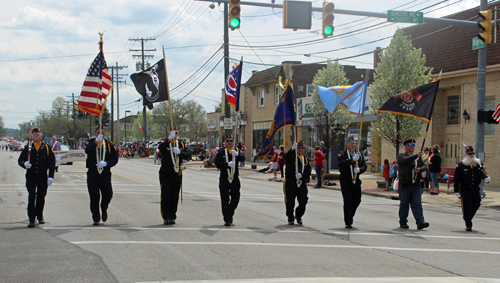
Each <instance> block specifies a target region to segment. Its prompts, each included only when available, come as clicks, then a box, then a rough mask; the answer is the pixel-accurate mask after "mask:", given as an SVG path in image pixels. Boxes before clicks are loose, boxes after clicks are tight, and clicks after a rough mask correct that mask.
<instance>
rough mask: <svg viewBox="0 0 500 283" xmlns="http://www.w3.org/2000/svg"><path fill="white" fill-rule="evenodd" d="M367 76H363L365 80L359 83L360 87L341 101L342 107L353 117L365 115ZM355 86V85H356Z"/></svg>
mask: <svg viewBox="0 0 500 283" xmlns="http://www.w3.org/2000/svg"><path fill="white" fill-rule="evenodd" d="M368 74H369V72H368V71H367V72H366V74H365V79H364V80H363V81H362V82H357V83H356V84H358V83H361V85H360V87H359V88H357V89H356V90H355V91H353V92H352V93H351V94H350V95H349V97H347V98H346V99H345V100H344V101H342V105H344V106H345V107H347V109H349V112H351V114H354V115H359V116H364V115H365V102H366V90H367V88H368ZM356 84H355V85H356Z"/></svg>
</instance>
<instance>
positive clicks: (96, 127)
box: [95, 124, 106, 132]
mask: <svg viewBox="0 0 500 283" xmlns="http://www.w3.org/2000/svg"><path fill="white" fill-rule="evenodd" d="M99 126H100V125H99V124H97V126H95V131H96V132H97V131H99ZM102 129H103V130H106V128H104V126H102Z"/></svg>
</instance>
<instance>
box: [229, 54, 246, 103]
mask: <svg viewBox="0 0 500 283" xmlns="http://www.w3.org/2000/svg"><path fill="white" fill-rule="evenodd" d="M242 68H243V61H240V64H239V65H238V66H236V68H234V69H233V70H232V71H231V72H230V73H229V75H228V76H227V78H226V87H225V90H226V97H227V101H228V104H229V105H231V106H233V107H234V110H235V111H236V112H238V111H240V87H241V72H242Z"/></svg>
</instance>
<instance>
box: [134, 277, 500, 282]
mask: <svg viewBox="0 0 500 283" xmlns="http://www.w3.org/2000/svg"><path fill="white" fill-rule="evenodd" d="M167 282H168V283H186V282H187V281H149V282H138V283H167ZM189 282H192V283H284V282H290V283H295V282H300V283H341V282H404V283H421V282H429V283H434V282H440V283H478V282H485V283H486V282H489V283H497V282H500V279H497V278H476V277H299V278H258V279H228V280H189Z"/></svg>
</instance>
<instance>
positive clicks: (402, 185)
mask: <svg viewBox="0 0 500 283" xmlns="http://www.w3.org/2000/svg"><path fill="white" fill-rule="evenodd" d="M403 144H404V146H405V152H404V153H400V154H399V155H398V169H399V172H398V178H399V189H398V192H399V200H400V202H399V227H401V228H403V229H408V228H409V226H408V212H409V208H410V206H411V211H412V213H413V217H415V220H416V221H417V229H418V230H422V229H424V228H427V227H429V223H427V222H425V221H424V213H423V209H422V187H421V186H420V180H421V179H422V172H424V171H427V166H426V165H425V162H424V160H423V159H422V152H421V151H419V152H418V153H417V154H415V140H414V139H408V140H406V141H405V142H404V143H403Z"/></svg>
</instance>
